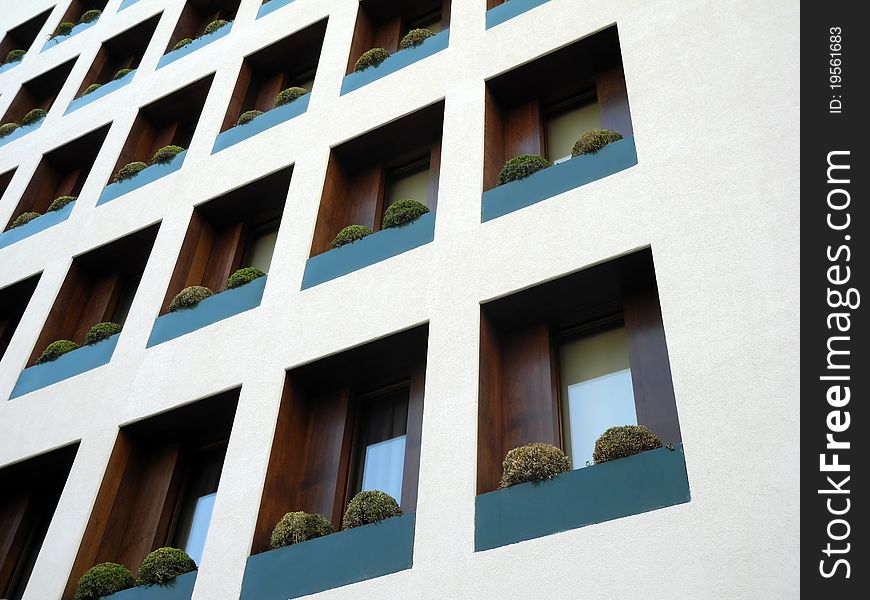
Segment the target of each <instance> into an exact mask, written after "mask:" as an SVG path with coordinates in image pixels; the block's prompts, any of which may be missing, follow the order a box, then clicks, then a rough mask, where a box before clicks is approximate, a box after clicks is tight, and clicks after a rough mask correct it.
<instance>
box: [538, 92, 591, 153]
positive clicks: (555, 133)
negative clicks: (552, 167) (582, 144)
mask: <svg viewBox="0 0 870 600" xmlns="http://www.w3.org/2000/svg"><path fill="white" fill-rule="evenodd" d="M546 118H547V127H546V135H547V156H548V158H549V159H550V162H552V163H554V164H555V163H560V162H563V161H566V160H568V159H569V158H571V151H572V150H573V148H574V143H575V142H576V141H577V138H578V137H580V134H582V133H583V132H584V131H589V130H590V129H598V128H600V127H601V112H600V111H599V109H598V102H597V101H596V98H595V90H592V91H590V92H587V93H586V94H583V95H582V96H580V97H575V98H572V99H571V100H568V101H566V102H561V103H559V104H557V105H555V106H553V107H551V108H550V109H548V110H547V111H546Z"/></svg>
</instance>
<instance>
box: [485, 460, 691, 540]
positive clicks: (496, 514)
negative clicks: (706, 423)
mask: <svg viewBox="0 0 870 600" xmlns="http://www.w3.org/2000/svg"><path fill="white" fill-rule="evenodd" d="M689 500H690V495H689V480H688V477H687V475H686V459H685V455H684V454H683V445H682V444H676V445H674V449H673V450H669V449H667V448H660V449H658V450H651V451H649V452H643V453H641V454H636V455H634V456H630V457H628V458H623V459H620V460H615V461H611V462H607V463H602V464H600V465H593V466H591V467H586V468H583V469H577V470H575V471H571V472H569V473H564V474H562V475H559V476H558V477H556V478H554V479H550V480H548V481H542V482H540V483H524V484H522V485H515V486H513V487H509V488H505V489H503V490H496V491H494V492H489V493H488V494H481V495H480V496H478V497H477V498H476V500H475V517H474V550H475V551H476V552H477V551H481V550H489V549H492V548H499V547H501V546H506V545H508V544H514V543H516V542H521V541H524V540H531V539H534V538H538V537H543V536H545V535H550V534H553V533H559V532H561V531H568V530H570V529H576V528H578V527H584V526H586V525H592V524H593V523H602V522H604V521H610V520H611V519H618V518H620V517H627V516H629V515H637V514H640V513H644V512H648V511H651V510H656V509H658V508H664V507H666V506H673V505H675V504H682V503H684V502H688V501H689Z"/></svg>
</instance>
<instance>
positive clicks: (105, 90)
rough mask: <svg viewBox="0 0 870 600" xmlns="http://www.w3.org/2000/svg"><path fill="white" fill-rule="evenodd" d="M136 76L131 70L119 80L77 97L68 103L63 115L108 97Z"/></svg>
mask: <svg viewBox="0 0 870 600" xmlns="http://www.w3.org/2000/svg"><path fill="white" fill-rule="evenodd" d="M135 76H136V70H135V69H133V70H132V71H130V72H129V73H127V74H126V75H124V76H123V77H121V78H120V79H114V80H112V81H110V82H108V83H106V84H104V85H101V86H100V87H99V88H97V89H96V90H94V91H93V92H91V93H90V94H85V95H84V96H79V97H78V98H75V99H73V101H72V102H70V103H69V106H68V107H67V109H66V112H65V113H64V114H65V115H68V114H70V113H71V112H72V111H74V110H77V109H79V108H81V107H83V106H86V105H88V104H90V103H91V102H94V101H96V100H99V99H100V98H103V97H104V96H108V95H109V94H111V93H112V92H114V91H115V90H118V89H120V88H122V87H124V86H125V85H127V84H128V83H130V82H131V81H133V77H135Z"/></svg>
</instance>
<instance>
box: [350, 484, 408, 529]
mask: <svg viewBox="0 0 870 600" xmlns="http://www.w3.org/2000/svg"><path fill="white" fill-rule="evenodd" d="M401 514H402V509H401V508H399V504H398V503H397V502H396V500H395V498H393V497H392V496H390V495H389V494H387V493H384V492H381V491H378V490H370V491H367V492H360V493H359V494H357V495H356V496H354V497H353V500H351V501H350V503H349V504H348V505H347V510H346V511H344V519H342V521H341V526H342V528H343V529H351V528H353V527H359V526H361V525H369V524H370V523H379V522H381V521H383V520H384V519H389V518H390V517H398V516H401Z"/></svg>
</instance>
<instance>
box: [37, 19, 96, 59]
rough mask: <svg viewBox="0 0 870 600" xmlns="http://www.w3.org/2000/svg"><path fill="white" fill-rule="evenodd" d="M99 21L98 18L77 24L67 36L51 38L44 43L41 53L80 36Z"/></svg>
mask: <svg viewBox="0 0 870 600" xmlns="http://www.w3.org/2000/svg"><path fill="white" fill-rule="evenodd" d="M100 17H102V15H100ZM99 20H100V19H99V18H96V19H94V20H93V21H91V22H90V23H79V24H78V25H76V26H75V27H73V28H72V29H71V30H70V32H69V33H68V34H66V35H59V36H57V37H53V38H51V39H49V40H48V41H47V42H45V45H44V46H43V47H42V52H45V51H46V50H48V49H49V48H53V47H54V46H57V45H58V44H60V43H61V42H65V41H66V40H68V39H70V38H71V37H72V36H74V35H78V34H80V33H81V32H82V31H84V30H85V29H90V28H91V27H93V26H94V25H96V24H97V22H98V21H99Z"/></svg>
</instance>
